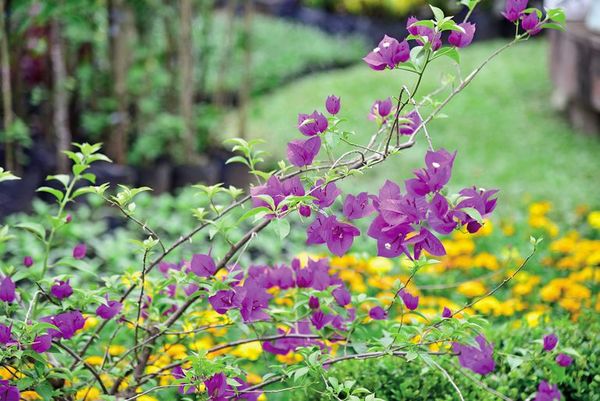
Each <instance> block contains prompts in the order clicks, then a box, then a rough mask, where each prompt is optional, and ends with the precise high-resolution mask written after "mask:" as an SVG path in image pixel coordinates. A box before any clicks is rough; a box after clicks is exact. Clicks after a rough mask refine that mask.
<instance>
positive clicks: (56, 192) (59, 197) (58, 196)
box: [37, 187, 65, 202]
mask: <svg viewBox="0 0 600 401" xmlns="http://www.w3.org/2000/svg"><path fill="white" fill-rule="evenodd" d="M37 192H47V193H49V194H51V195H53V196H54V197H55V198H56V200H57V201H59V202H60V201H62V200H63V198H64V197H65V194H63V193H62V192H61V191H59V190H58V189H56V188H50V187H39V188H38V189H37Z"/></svg>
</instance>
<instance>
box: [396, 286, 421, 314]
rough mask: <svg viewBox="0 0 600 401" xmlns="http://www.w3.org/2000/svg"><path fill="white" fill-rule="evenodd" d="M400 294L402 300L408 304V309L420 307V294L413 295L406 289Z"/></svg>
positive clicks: (405, 304)
mask: <svg viewBox="0 0 600 401" xmlns="http://www.w3.org/2000/svg"><path fill="white" fill-rule="evenodd" d="M398 294H399V295H400V298H402V302H404V306H406V308H407V309H408V310H415V309H417V308H418V307H419V296H418V295H412V294H411V293H410V292H408V291H406V290H401V291H400V292H399V293H398Z"/></svg>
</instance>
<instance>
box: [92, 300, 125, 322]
mask: <svg viewBox="0 0 600 401" xmlns="http://www.w3.org/2000/svg"><path fill="white" fill-rule="evenodd" d="M121 309H123V304H122V303H121V302H119V301H114V300H113V301H111V300H109V299H108V297H107V298H106V304H101V305H100V306H99V307H98V308H96V315H98V316H100V317H101V318H102V319H105V320H110V319H112V318H113V317H115V316H117V315H118V314H119V313H120V312H121Z"/></svg>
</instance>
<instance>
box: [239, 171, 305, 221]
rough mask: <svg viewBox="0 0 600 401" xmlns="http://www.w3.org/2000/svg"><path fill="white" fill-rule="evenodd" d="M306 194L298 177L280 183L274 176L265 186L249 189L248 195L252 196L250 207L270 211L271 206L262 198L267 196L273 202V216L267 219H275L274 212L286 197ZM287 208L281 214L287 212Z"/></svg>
mask: <svg viewBox="0 0 600 401" xmlns="http://www.w3.org/2000/svg"><path fill="white" fill-rule="evenodd" d="M305 194H306V192H305V190H304V186H303V185H302V182H301V181H300V178H299V177H298V176H296V177H293V178H289V179H287V180H284V181H281V180H280V179H279V178H277V177H276V176H271V177H270V178H269V179H268V180H267V183H266V184H263V185H257V186H255V187H252V188H251V189H250V195H251V196H252V205H253V206H254V207H266V208H269V209H271V205H270V204H269V202H267V201H266V200H265V199H264V198H263V197H265V196H268V197H269V198H271V200H272V202H273V207H274V209H273V210H272V211H273V214H270V215H269V216H267V218H273V217H275V212H276V211H277V208H278V206H279V204H280V203H281V202H282V201H283V200H284V199H285V198H286V197H288V196H291V195H293V196H303V195H305ZM287 210H288V208H287V206H284V207H283V208H282V209H281V212H285V211H287Z"/></svg>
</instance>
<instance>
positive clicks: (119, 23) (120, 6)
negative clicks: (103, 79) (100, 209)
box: [108, 0, 134, 164]
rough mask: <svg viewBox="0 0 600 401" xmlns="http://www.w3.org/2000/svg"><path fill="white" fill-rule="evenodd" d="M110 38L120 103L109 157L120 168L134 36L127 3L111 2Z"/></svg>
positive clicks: (124, 153)
mask: <svg viewBox="0 0 600 401" xmlns="http://www.w3.org/2000/svg"><path fill="white" fill-rule="evenodd" d="M108 5H109V26H110V28H109V35H110V50H111V67H112V75H113V96H114V97H115V101H116V102H117V107H116V110H115V116H114V118H113V129H112V132H111V135H110V138H109V141H108V153H109V155H110V156H111V157H112V159H113V160H114V161H115V162H116V163H118V164H125V163H127V148H128V131H129V123H130V119H129V110H128V108H129V99H128V96H127V71H128V69H129V65H130V49H129V41H130V38H131V36H132V33H133V29H134V26H133V13H132V11H131V9H130V8H129V7H128V6H127V5H126V1H125V0H109V3H108Z"/></svg>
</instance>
